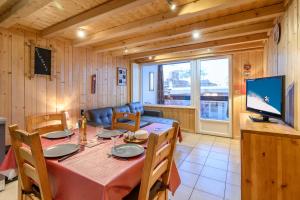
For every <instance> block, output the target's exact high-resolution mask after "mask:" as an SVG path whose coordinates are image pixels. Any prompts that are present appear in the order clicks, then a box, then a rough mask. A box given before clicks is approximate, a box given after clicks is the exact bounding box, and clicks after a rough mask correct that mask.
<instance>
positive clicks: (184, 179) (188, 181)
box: [179, 170, 199, 188]
mask: <svg viewBox="0 0 300 200" xmlns="http://www.w3.org/2000/svg"><path fill="white" fill-rule="evenodd" d="M179 175H180V179H181V183H182V184H183V185H185V186H188V187H191V188H194V187H195V185H196V182H197V180H198V178H199V175H197V174H193V173H190V172H186V171H183V170H180V171H179Z"/></svg>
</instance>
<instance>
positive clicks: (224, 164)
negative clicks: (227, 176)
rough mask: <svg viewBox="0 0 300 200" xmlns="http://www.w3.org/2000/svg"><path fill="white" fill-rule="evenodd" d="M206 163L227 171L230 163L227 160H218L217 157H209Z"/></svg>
mask: <svg viewBox="0 0 300 200" xmlns="http://www.w3.org/2000/svg"><path fill="white" fill-rule="evenodd" d="M205 165H206V166H209V167H214V168H218V169H222V170H226V171H227V165H228V163H227V162H225V161H222V160H216V159H211V158H209V159H207V160H206V162H205Z"/></svg>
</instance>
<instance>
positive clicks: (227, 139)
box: [215, 137, 230, 144]
mask: <svg viewBox="0 0 300 200" xmlns="http://www.w3.org/2000/svg"><path fill="white" fill-rule="evenodd" d="M215 141H216V142H222V143H227V144H230V139H229V138H223V137H216V139H215Z"/></svg>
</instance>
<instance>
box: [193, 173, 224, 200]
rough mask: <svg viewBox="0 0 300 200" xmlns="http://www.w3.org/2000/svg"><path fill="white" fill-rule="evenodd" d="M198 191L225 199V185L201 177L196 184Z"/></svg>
mask: <svg viewBox="0 0 300 200" xmlns="http://www.w3.org/2000/svg"><path fill="white" fill-rule="evenodd" d="M196 189H198V190H200V191H203V192H207V193H210V194H212V195H215V196H218V197H222V198H223V197H224V193H225V183H222V182H220V181H216V180H213V179H209V178H205V177H201V176H200V177H199V179H198V181H197V183H196Z"/></svg>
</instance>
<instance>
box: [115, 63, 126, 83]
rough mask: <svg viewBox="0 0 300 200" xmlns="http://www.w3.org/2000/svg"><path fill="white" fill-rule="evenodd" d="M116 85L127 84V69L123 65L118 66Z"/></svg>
mask: <svg viewBox="0 0 300 200" xmlns="http://www.w3.org/2000/svg"><path fill="white" fill-rule="evenodd" d="M117 70H118V85H119V86H124V85H126V84H127V69H126V68H124V67H118V69H117Z"/></svg>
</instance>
